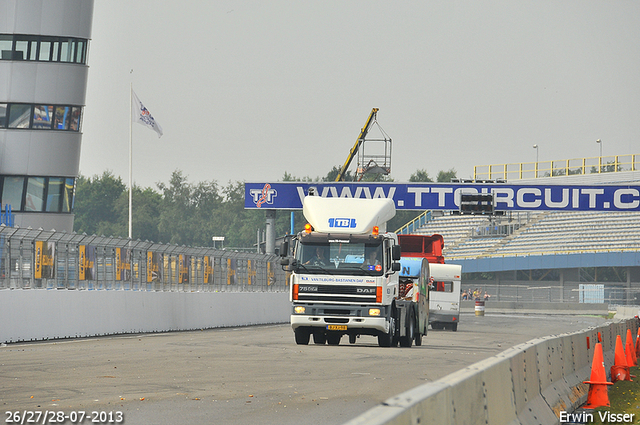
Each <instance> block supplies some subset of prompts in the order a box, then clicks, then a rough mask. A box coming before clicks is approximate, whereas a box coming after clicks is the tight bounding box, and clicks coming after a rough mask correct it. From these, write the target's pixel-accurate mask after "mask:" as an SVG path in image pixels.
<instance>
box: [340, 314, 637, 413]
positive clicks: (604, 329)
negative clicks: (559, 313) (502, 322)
mask: <svg viewBox="0 0 640 425" xmlns="http://www.w3.org/2000/svg"><path fill="white" fill-rule="evenodd" d="M627 329H630V330H631V331H632V333H633V335H635V334H636V333H637V329H638V321H637V320H636V319H630V320H626V321H621V322H616V323H610V324H608V325H605V326H600V327H598V328H590V329H587V330H584V331H580V332H575V333H571V334H564V335H560V336H550V337H545V338H539V339H534V340H531V341H529V342H526V343H524V344H520V345H517V346H515V347H513V348H510V349H508V350H506V351H504V352H502V353H500V354H498V355H496V356H494V357H491V358H489V359H486V360H483V361H480V362H478V363H475V364H473V365H471V366H469V367H467V368H465V369H462V370H460V371H458V372H454V373H452V374H450V375H447V376H445V377H443V378H441V379H439V380H437V381H434V382H431V383H428V384H424V385H422V386H419V387H417V388H414V389H412V390H409V391H407V392H404V393H402V394H400V395H398V396H396V397H392V398H390V399H388V400H386V401H384V402H383V403H382V404H381V405H379V406H377V407H374V408H373V409H371V410H369V411H367V412H365V413H364V414H362V415H360V416H358V417H357V418H355V419H353V420H351V421H349V422H347V424H346V425H361V424H367V425H400V424H421V425H428V424H434V425H436V424H437V425H440V424H471V423H473V424H492V425H502V424H505V425H506V424H516V423H520V424H533V423H535V424H557V423H559V418H560V414H561V412H567V413H570V412H573V411H574V410H575V409H577V408H578V407H580V406H581V405H582V404H584V402H585V401H586V397H587V391H588V389H589V387H588V384H585V383H583V381H586V380H588V378H589V374H590V371H591V362H592V359H593V353H594V349H595V343H596V342H598V341H601V342H602V349H603V351H604V353H605V356H604V360H605V369H608V368H610V367H611V365H612V364H613V350H614V348H615V340H616V336H617V335H621V336H623V338H624V335H626V331H627Z"/></svg>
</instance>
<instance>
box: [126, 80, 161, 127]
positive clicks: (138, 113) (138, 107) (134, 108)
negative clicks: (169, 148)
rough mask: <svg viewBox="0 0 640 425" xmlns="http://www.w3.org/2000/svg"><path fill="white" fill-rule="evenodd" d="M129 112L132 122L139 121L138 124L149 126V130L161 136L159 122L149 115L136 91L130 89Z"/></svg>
mask: <svg viewBox="0 0 640 425" xmlns="http://www.w3.org/2000/svg"><path fill="white" fill-rule="evenodd" d="M131 94H132V96H131V112H132V114H133V116H132V117H131V119H132V120H133V122H139V123H140V124H142V125H144V126H147V127H149V128H150V129H151V130H153V131H155V132H156V133H158V138H160V137H161V136H162V127H160V124H158V122H157V121H156V120H155V119H154V118H153V117H152V116H151V114H150V113H149V110H148V109H147V108H145V107H144V105H143V104H142V102H140V99H138V96H137V95H136V92H134V91H133V90H131Z"/></svg>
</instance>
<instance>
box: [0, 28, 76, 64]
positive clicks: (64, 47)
mask: <svg viewBox="0 0 640 425" xmlns="http://www.w3.org/2000/svg"><path fill="white" fill-rule="evenodd" d="M0 60H12V61H39V62H65V63H78V64H86V63H87V40H85V39H82V38H74V37H52V36H46V35H27V34H0Z"/></svg>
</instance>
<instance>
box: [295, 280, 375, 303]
mask: <svg viewBox="0 0 640 425" xmlns="http://www.w3.org/2000/svg"><path fill="white" fill-rule="evenodd" d="M376 288H377V287H375V286H350V285H313V284H303V285H298V300H299V301H307V302H336V303H350V304H353V303H375V302H376Z"/></svg>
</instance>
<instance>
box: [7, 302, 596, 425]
mask: <svg viewBox="0 0 640 425" xmlns="http://www.w3.org/2000/svg"><path fill="white" fill-rule="evenodd" d="M604 321H605V320H604V319H602V318H597V317H582V316H522V315H520V316H517V315H513V316H509V315H491V314H487V315H486V316H484V317H476V316H475V315H470V314H469V315H463V316H462V319H461V323H460V326H459V330H458V332H451V331H433V330H429V334H428V335H427V336H426V338H425V339H424V340H423V345H422V346H421V347H415V346H414V347H412V348H409V349H407V348H379V347H378V346H377V340H376V339H375V338H373V337H362V338H359V339H358V342H357V343H356V344H355V345H349V344H348V340H347V338H346V337H344V338H343V339H342V343H341V345H340V346H337V347H335V346H327V345H324V346H317V345H313V344H310V345H308V346H299V345H296V344H295V342H294V339H293V332H292V331H291V329H290V327H289V326H288V325H273V326H258V327H248V328H228V329H213V330H205V331H194V332H175V333H164V334H148V335H135V336H131V335H129V336H116V337H102V338H91V339H78V340H64V341H55V342H36V343H24V344H9V345H6V346H3V347H1V348H0V405H1V406H2V407H3V409H2V413H4V412H6V411H17V410H20V411H23V410H39V411H45V410H49V411H51V410H64V411H65V412H71V411H79V410H80V411H87V412H90V411H106V412H115V411H121V412H123V413H124V418H125V421H124V423H126V424H129V425H133V424H167V423H171V424H216V425H218V424H234V425H236V424H251V425H253V424H267V425H269V424H274V425H275V424H278V425H281V424H294V423H295V424H298V423H323V424H342V423H344V422H346V421H348V420H350V419H352V418H354V417H355V416H357V415H359V414H360V413H362V412H364V411H366V410H368V409H370V408H372V407H374V406H375V405H376V404H378V403H380V402H382V401H384V400H385V399H387V398H389V397H391V396H394V395H396V394H398V393H401V392H403V391H406V390H408V389H411V388H413V387H416V386H419V385H421V384H424V383H426V382H430V381H434V380H436V379H439V378H441V377H443V376H445V375H447V374H449V373H452V372H454V371H456V370H459V369H462V368H464V367H466V366H468V365H470V364H473V363H475V362H477V361H479V360H482V359H485V358H487V357H491V356H493V355H495V354H497V353H499V352H501V351H504V350H505V349H507V348H509V347H511V346H514V345H516V344H519V343H522V342H525V341H528V340H530V339H533V338H536V337H540V336H546V335H554V334H560V333H564V332H573V331H577V330H581V329H585V328H588V327H591V326H597V325H600V324H602V323H604ZM6 418H7V414H6V413H5V414H4V416H3V421H4V420H5V419H6ZM84 423H89V421H85V422H84Z"/></svg>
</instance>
